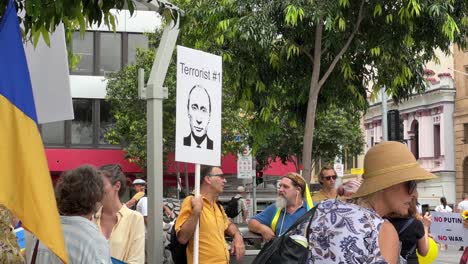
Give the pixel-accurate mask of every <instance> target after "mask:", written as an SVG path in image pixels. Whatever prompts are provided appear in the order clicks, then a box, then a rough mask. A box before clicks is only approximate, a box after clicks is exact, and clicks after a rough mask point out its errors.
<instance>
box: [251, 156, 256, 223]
mask: <svg viewBox="0 0 468 264" xmlns="http://www.w3.org/2000/svg"><path fill="white" fill-rule="evenodd" d="M256 163H257V162H256V160H255V158H254V157H253V156H252V167H253V170H252V171H253V177H252V215H251V216H250V217H252V216H254V215H256V214H257V173H256V172H257V170H256V169H255V168H256V165H257V164H256Z"/></svg>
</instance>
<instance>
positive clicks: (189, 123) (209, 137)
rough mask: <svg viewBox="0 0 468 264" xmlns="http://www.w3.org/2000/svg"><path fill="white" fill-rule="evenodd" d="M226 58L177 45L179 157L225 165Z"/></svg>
mask: <svg viewBox="0 0 468 264" xmlns="http://www.w3.org/2000/svg"><path fill="white" fill-rule="evenodd" d="M222 71H223V69H222V60H221V57H220V56H216V55H213V54H210V53H206V52H202V51H199V50H194V49H189V48H186V47H182V46H177V109H176V138H175V141H176V149H175V160H176V161H182V162H190V163H198V164H206V165H213V166H220V165H221V97H222V96H221V95H222V77H223V76H222Z"/></svg>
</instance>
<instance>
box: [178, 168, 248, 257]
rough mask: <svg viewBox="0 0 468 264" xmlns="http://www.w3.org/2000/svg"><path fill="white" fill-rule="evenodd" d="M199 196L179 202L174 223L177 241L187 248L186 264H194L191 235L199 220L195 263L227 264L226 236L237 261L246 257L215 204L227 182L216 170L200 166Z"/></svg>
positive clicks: (236, 234) (232, 228)
mask: <svg viewBox="0 0 468 264" xmlns="http://www.w3.org/2000/svg"><path fill="white" fill-rule="evenodd" d="M200 175H201V177H200V196H198V197H193V196H188V197H187V198H185V200H184V201H183V202H182V205H181V208H180V213H179V217H178V218H177V220H176V227H175V230H176V233H177V239H178V240H179V242H180V243H181V244H187V243H188V245H187V251H186V252H187V263H189V264H191V263H193V243H194V241H193V235H194V233H195V227H196V225H197V221H198V220H200V236H199V255H198V256H199V259H198V263H210V264H211V263H213V264H221V263H223V264H227V263H229V252H228V249H227V244H226V241H225V239H224V236H225V235H228V236H230V237H233V240H232V245H231V254H234V255H236V259H237V260H238V261H239V260H240V259H241V258H242V256H244V253H245V247H244V241H243V238H242V235H241V234H240V232H239V230H238V229H237V227H236V225H235V224H233V223H231V221H229V219H228V217H227V216H226V214H225V213H224V209H222V207H221V206H220V205H218V204H217V201H218V196H219V194H220V193H222V192H223V190H224V184H225V183H226V179H225V178H224V175H223V171H222V170H221V168H219V167H212V166H203V165H202V166H201V170H200Z"/></svg>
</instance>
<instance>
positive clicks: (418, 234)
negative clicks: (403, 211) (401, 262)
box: [389, 218, 424, 264]
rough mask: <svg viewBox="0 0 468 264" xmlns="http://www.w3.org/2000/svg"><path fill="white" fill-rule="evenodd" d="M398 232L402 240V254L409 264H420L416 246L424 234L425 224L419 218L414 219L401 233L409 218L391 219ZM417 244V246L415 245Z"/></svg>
mask: <svg viewBox="0 0 468 264" xmlns="http://www.w3.org/2000/svg"><path fill="white" fill-rule="evenodd" d="M389 220H390V222H391V223H392V224H393V226H394V227H395V229H396V231H397V232H398V237H399V239H400V241H401V251H400V255H401V256H402V257H403V258H405V259H406V260H407V261H408V264H418V263H419V262H418V257H417V256H416V247H417V245H418V241H419V239H421V238H422V237H423V236H424V225H423V223H422V222H421V221H419V220H418V219H414V220H413V222H411V224H410V225H409V226H408V227H406V228H405V230H403V232H401V233H400V230H401V229H402V228H403V227H404V226H405V225H406V223H407V221H409V219H408V218H392V219H389ZM415 246H416V247H415Z"/></svg>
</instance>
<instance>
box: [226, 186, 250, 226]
mask: <svg viewBox="0 0 468 264" xmlns="http://www.w3.org/2000/svg"><path fill="white" fill-rule="evenodd" d="M244 195H245V188H244V186H238V187H237V194H236V195H235V196H233V197H232V198H231V200H229V202H228V204H227V206H226V215H227V216H228V217H229V218H230V220H231V221H232V222H233V223H235V224H245V223H247V215H248V211H247V205H246V203H245V198H244Z"/></svg>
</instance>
